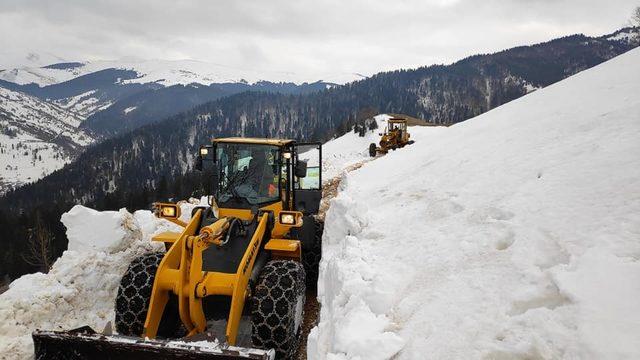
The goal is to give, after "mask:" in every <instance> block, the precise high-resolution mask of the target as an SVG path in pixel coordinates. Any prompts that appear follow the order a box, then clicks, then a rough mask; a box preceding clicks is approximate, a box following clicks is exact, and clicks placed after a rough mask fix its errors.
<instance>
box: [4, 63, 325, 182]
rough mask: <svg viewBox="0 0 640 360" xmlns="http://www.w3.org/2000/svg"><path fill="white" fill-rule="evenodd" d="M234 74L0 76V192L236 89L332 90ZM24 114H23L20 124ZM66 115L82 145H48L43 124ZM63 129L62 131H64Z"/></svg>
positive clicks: (186, 70) (90, 69)
mask: <svg viewBox="0 0 640 360" xmlns="http://www.w3.org/2000/svg"><path fill="white" fill-rule="evenodd" d="M216 70H224V72H221V73H215V71H216ZM195 71H201V73H196V72H195ZM234 71H236V70H234V69H226V68H224V67H220V66H217V65H216V66H214V65H212V64H206V63H200V62H189V61H187V62H175V61H173V62H172V61H146V62H145V61H141V62H94V63H79V62H65V63H56V64H52V65H48V66H43V67H24V68H18V69H11V70H4V71H0V90H2V94H3V96H2V97H1V98H0V124H2V125H3V129H2V135H1V136H2V142H1V143H0V146H2V147H3V148H5V147H6V148H7V149H6V152H4V153H3V152H1V151H3V150H0V158H2V159H7V161H8V162H7V165H6V166H3V168H2V169H1V170H2V171H1V172H0V194H1V193H3V192H4V191H7V190H8V189H12V188H15V187H17V186H20V185H21V184H24V183H28V182H31V181H35V180H37V179H39V178H41V177H42V176H45V175H47V174H49V173H50V172H51V171H53V170H56V169H58V168H60V167H62V165H64V164H65V163H68V162H69V161H71V160H72V159H73V158H75V157H76V156H77V155H78V154H79V153H80V152H81V151H82V149H83V147H84V146H86V145H88V144H89V143H92V142H93V141H94V140H96V139H97V140H98V141H101V140H103V139H105V138H107V137H110V136H113V135H116V134H119V133H122V132H126V131H130V130H133V129H135V128H138V127H140V126H143V125H146V124H149V123H153V122H157V121H160V120H162V119H165V118H167V117H170V116H173V115H176V114H178V113H180V112H183V111H186V110H189V109H191V108H193V107H194V106H197V105H200V104H203V103H206V102H209V101H212V100H216V99H219V98H221V97H224V96H229V95H233V94H237V93H240V92H243V91H263V92H280V93H284V94H306V93H309V92H314V91H321V90H324V89H326V88H328V87H331V86H335V84H333V83H327V82H322V81H317V82H314V83H302V84H295V83H284V82H278V83H275V82H269V81H256V82H253V83H249V82H248V81H246V80H244V79H243V78H239V76H240V75H245V74H244V73H243V72H242V71H239V72H238V71H236V73H234ZM232 73H234V74H236V75H235V77H231V74H232ZM249 75H252V76H254V77H255V76H257V75H255V74H249ZM285 75H286V74H285ZM283 76H284V75H283ZM213 81H222V82H220V83H215V82H213ZM10 94H11V95H10ZM20 108H23V109H22V110H20ZM36 109H41V110H38V111H41V112H42V114H43V117H42V118H41V119H40V120H39V117H38V116H36V115H34V114H35V113H36V112H37V111H36ZM34 111H36V112H34ZM25 114H31V115H25ZM24 116H29V117H30V121H29V122H28V124H29V125H28V126H27V125H26V123H25V122H24V121H23V120H24ZM68 118H73V119H75V120H74V121H73V122H72V124H73V125H69V126H72V127H73V132H77V134H78V135H82V136H83V137H84V139H85V140H83V141H82V142H77V143H74V145H73V146H69V144H67V143H65V142H64V139H66V137H64V136H62V137H56V138H55V142H49V141H48V140H47V139H50V138H51V137H49V136H46V135H43V134H47V133H49V132H51V131H55V129H56V127H55V126H53V127H52V125H51V124H52V123H53V122H55V121H54V119H68ZM49 127H50V128H49ZM70 131H71V128H68V129H67V130H66V133H69V132H70ZM10 145H13V148H12V147H11V146H10ZM16 149H19V151H18V150H16ZM36 152H38V154H37V156H36V155H35V153H36ZM34 156H35V157H34Z"/></svg>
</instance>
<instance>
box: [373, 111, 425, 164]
mask: <svg viewBox="0 0 640 360" xmlns="http://www.w3.org/2000/svg"><path fill="white" fill-rule="evenodd" d="M380 136H381V138H380V146H376V144H375V143H371V145H369V155H370V156H371V157H375V156H376V155H377V154H386V153H388V152H389V150H395V149H399V148H402V147H404V146H405V145H411V144H413V143H414V141H413V140H409V138H410V137H411V135H409V132H408V131H407V119H405V118H391V119H389V121H388V122H387V127H386V128H385V129H384V132H383V133H380Z"/></svg>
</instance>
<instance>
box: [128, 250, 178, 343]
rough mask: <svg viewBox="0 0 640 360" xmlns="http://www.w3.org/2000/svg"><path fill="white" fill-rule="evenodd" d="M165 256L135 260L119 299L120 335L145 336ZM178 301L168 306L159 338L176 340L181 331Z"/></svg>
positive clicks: (175, 300) (156, 254) (140, 257)
mask: <svg viewBox="0 0 640 360" xmlns="http://www.w3.org/2000/svg"><path fill="white" fill-rule="evenodd" d="M163 257H164V253H161V252H157V253H150V254H145V255H142V256H139V257H137V258H135V259H134V260H133V261H132V262H131V264H129V268H127V271H126V272H125V273H124V275H123V276H122V279H121V280H120V287H119V288H118V295H117V296H116V307H115V312H116V321H115V323H116V331H117V332H118V334H120V335H126V336H141V335H142V332H143V331H144V322H145V320H146V318H147V309H148V308H149V302H150V301H151V291H152V290H153V281H154V280H155V278H156V271H157V270H158V266H159V265H160V261H162V258H163ZM177 305H178V304H177V298H173V297H172V298H171V299H170V300H169V303H168V304H167V306H166V307H165V311H164V315H163V317H162V320H161V321H160V326H159V327H158V336H159V337H164V338H171V337H174V336H175V334H176V333H177V332H178V330H179V328H180V325H181V323H180V318H179V316H178V310H177Z"/></svg>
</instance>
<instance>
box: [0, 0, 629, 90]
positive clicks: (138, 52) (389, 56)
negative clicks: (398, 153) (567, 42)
mask: <svg viewBox="0 0 640 360" xmlns="http://www.w3.org/2000/svg"><path fill="white" fill-rule="evenodd" d="M639 5H640V0H399V1H393V0H384V1H371V0H366V1H365V0H357V1H348V0H329V1H325V0H290V1H282V0H268V1H266V0H264V1H257V0H256V1H239V0H234V1H231V0H229V1H224V2H223V1H214V0H202V1H161V0H135V1H133V0H121V1H100V0H90V1H88V0H75V1H74V0H56V1H50V0H0V33H2V34H3V35H2V36H0V68H9V67H14V66H17V65H23V64H26V63H28V61H27V60H25V57H26V56H27V55H28V54H37V55H39V60H37V59H36V58H35V57H32V58H31V59H32V60H36V62H44V63H47V62H52V61H56V59H63V60H67V61H84V60H98V59H119V58H122V57H137V58H143V59H170V60H177V59H195V60H203V61H209V62H214V63H218V64H224V65H230V66H236V67H239V68H244V69H252V70H264V71H290V72H296V73H300V74H305V75H307V76H309V77H321V76H322V75H323V74H332V73H341V72H344V73H354V72H355V73H362V74H366V75H370V74H373V73H375V72H378V71H382V70H392V69H398V68H411V67H417V66H421V65H429V64H434V63H449V62H452V61H455V60H457V59H460V58H462V57H465V56H467V55H472V54H476V53H487V52H493V51H497V50H501V49H504V48H508V47H512V46H516V45H525V44H532V43H536V42H542V41H546V40H549V39H552V38H554V37H558V36H562V35H568V34H574V33H584V34H587V35H601V34H605V33H609V32H613V31H615V30H616V29H618V28H620V27H623V26H626V25H628V24H629V18H630V17H631V13H632V9H633V8H634V7H635V6H639Z"/></svg>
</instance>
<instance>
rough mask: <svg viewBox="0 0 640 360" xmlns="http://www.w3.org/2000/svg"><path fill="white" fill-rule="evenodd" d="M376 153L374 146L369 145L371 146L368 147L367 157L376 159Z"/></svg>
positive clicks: (372, 144)
mask: <svg viewBox="0 0 640 360" xmlns="http://www.w3.org/2000/svg"><path fill="white" fill-rule="evenodd" d="M376 152H377V151H376V144H374V143H371V145H369V156H371V157H376Z"/></svg>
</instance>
